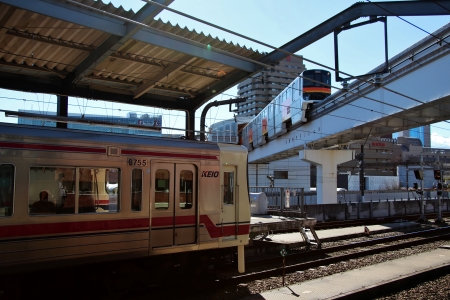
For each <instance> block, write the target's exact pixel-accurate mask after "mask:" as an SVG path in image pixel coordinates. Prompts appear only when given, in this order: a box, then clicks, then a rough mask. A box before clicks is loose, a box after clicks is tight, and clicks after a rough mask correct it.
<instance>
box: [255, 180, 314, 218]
mask: <svg viewBox="0 0 450 300" xmlns="http://www.w3.org/2000/svg"><path fill="white" fill-rule="evenodd" d="M250 193H264V194H265V195H266V197H267V208H268V209H269V210H279V211H298V212H300V213H304V212H305V209H304V207H305V191H304V188H288V187H256V186H253V187H250ZM308 193H310V192H308ZM316 202H317V200H315V201H314V203H312V201H310V203H307V204H315V203H316Z"/></svg>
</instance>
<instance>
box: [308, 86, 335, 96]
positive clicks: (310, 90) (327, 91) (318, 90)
mask: <svg viewBox="0 0 450 300" xmlns="http://www.w3.org/2000/svg"><path fill="white" fill-rule="evenodd" d="M303 93H325V94H330V93H331V88H327V87H317V86H315V87H303Z"/></svg>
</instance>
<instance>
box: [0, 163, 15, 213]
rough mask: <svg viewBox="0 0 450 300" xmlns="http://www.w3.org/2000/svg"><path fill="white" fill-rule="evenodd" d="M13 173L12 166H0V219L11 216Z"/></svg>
mask: <svg viewBox="0 0 450 300" xmlns="http://www.w3.org/2000/svg"><path fill="white" fill-rule="evenodd" d="M15 173H16V172H15V167H14V165H11V164H0V218H1V217H10V216H12V211H13V204H14V177H15Z"/></svg>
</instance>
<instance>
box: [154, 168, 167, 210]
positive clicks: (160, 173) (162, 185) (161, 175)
mask: <svg viewBox="0 0 450 300" xmlns="http://www.w3.org/2000/svg"><path fill="white" fill-rule="evenodd" d="M169 193H170V173H169V171H168V170H165V169H159V170H157V171H156V173H155V208H156V209H169Z"/></svg>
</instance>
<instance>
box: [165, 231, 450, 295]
mask: <svg viewBox="0 0 450 300" xmlns="http://www.w3.org/2000/svg"><path fill="white" fill-rule="evenodd" d="M442 240H450V227H442V228H434V229H427V230H423V231H417V232H412V233H407V234H402V235H398V236H389V237H383V238H373V239H369V240H367V241H360V242H348V243H346V244H342V245H337V246H331V247H327V248H323V249H314V250H310V251H302V252H298V253H289V254H288V255H286V257H285V262H286V266H285V267H284V268H283V267H282V260H283V259H282V257H281V256H278V257H270V258H266V259H261V260H258V261H252V262H247V264H246V271H247V274H241V275H238V274H231V272H230V273H227V272H226V271H225V272H222V271H223V270H219V271H217V273H216V274H215V276H210V278H208V279H206V280H208V283H207V284H206V285H205V284H204V282H202V283H203V287H202V288H201V289H202V292H201V293H199V290H200V287H198V288H197V287H195V286H193V285H192V284H190V289H189V290H191V291H192V292H183V294H182V295H183V297H184V298H185V299H216V297H212V296H211V298H207V297H206V296H205V298H202V297H201V295H208V294H221V295H226V294H227V293H230V294H229V295H228V297H229V299H241V298H240V297H241V296H242V295H249V294H248V293H249V292H248V291H249V290H250V286H255V285H266V287H265V288H261V290H264V289H266V288H267V286H269V287H270V288H277V287H281V286H282V281H281V278H282V274H286V281H288V280H287V278H288V276H291V277H295V276H296V274H302V273H303V274H308V273H309V272H313V271H314V270H318V271H320V270H322V269H323V270H325V269H327V268H328V267H330V266H339V265H341V264H344V265H346V264H347V263H346V262H348V265H350V264H353V263H354V264H357V262H358V260H361V259H364V258H366V257H375V256H377V254H382V253H387V252H392V251H401V250H402V249H409V248H414V247H416V246H421V245H426V244H429V243H433V242H436V241H442ZM393 256H395V255H393ZM375 263H376V262H375ZM327 275H328V274H327ZM308 276H309V275H308ZM323 276H326V275H323ZM202 280H204V279H202ZM291 280H292V279H291ZM266 281H267V282H268V281H270V282H271V283H264V282H266ZM291 283H292V281H291ZM159 289H161V290H165V288H164V287H162V286H160V287H159ZM217 291H221V292H220V293H219V292H217ZM233 294H234V296H233ZM235 294H240V295H239V296H236V295H235ZM177 295H178V296H180V294H177ZM199 295H200V296H199ZM217 299H220V297H218V298H217ZM224 299H225V298H224Z"/></svg>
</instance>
